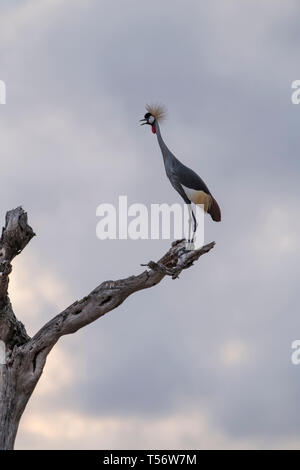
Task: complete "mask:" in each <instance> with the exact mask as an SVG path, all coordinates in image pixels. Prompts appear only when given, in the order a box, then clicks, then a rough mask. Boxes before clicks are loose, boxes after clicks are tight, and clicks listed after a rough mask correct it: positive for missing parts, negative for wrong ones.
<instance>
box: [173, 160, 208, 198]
mask: <svg viewBox="0 0 300 470" xmlns="http://www.w3.org/2000/svg"><path fill="white" fill-rule="evenodd" d="M178 163H179V165H176V176H177V179H178V181H179V182H180V184H182V185H183V186H185V187H186V188H190V189H194V190H196V191H203V192H205V193H206V194H210V191H209V189H208V187H207V186H206V184H205V183H204V181H203V179H202V178H200V176H199V175H197V173H195V172H194V171H193V170H191V169H190V168H188V167H187V166H185V165H183V163H181V162H179V160H178Z"/></svg>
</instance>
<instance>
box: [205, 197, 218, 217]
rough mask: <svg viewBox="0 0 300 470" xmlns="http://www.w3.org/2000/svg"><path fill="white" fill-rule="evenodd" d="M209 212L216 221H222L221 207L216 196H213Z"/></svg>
mask: <svg viewBox="0 0 300 470" xmlns="http://www.w3.org/2000/svg"><path fill="white" fill-rule="evenodd" d="M207 212H208V213H209V214H210V216H211V218H212V219H213V220H214V221H215V222H220V221H221V209H220V207H219V204H218V203H217V201H216V200H215V198H214V197H211V204H210V207H209V209H208V211H207Z"/></svg>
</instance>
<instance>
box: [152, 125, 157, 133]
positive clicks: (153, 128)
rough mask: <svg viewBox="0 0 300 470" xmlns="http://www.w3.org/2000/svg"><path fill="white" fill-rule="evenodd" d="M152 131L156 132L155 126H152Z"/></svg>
mask: <svg viewBox="0 0 300 470" xmlns="http://www.w3.org/2000/svg"><path fill="white" fill-rule="evenodd" d="M152 132H153V134H156V129H155V126H152Z"/></svg>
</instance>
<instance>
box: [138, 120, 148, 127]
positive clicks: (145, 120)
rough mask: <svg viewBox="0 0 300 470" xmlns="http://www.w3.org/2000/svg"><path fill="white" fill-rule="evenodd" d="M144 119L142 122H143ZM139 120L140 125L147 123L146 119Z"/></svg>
mask: <svg viewBox="0 0 300 470" xmlns="http://www.w3.org/2000/svg"><path fill="white" fill-rule="evenodd" d="M143 121H144V122H143ZM140 122H141V123H142V124H141V126H144V125H145V124H148V123H147V119H145V118H144V119H140Z"/></svg>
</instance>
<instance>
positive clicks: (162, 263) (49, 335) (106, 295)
mask: <svg viewBox="0 0 300 470" xmlns="http://www.w3.org/2000/svg"><path fill="white" fill-rule="evenodd" d="M214 244H215V243H214V242H212V243H209V244H208V245H205V246H203V247H202V248H201V249H199V250H193V251H189V252H187V251H186V250H185V241H184V240H180V241H177V242H174V243H173V244H172V247H171V248H170V250H169V251H168V252H167V253H166V254H165V255H164V256H163V257H162V258H161V259H160V260H159V261H158V263H154V262H149V263H148V264H147V266H148V267H149V268H150V270H146V271H144V272H142V273H141V274H139V275H137V276H130V277H128V278H126V279H121V280H117V281H105V282H103V283H102V284H100V285H99V286H98V287H96V289H94V290H93V291H92V292H91V293H90V294H89V295H88V296H86V297H84V298H83V299H81V300H79V301H76V302H74V303H73V304H72V305H70V306H69V307H68V308H67V309H66V310H64V311H63V312H62V313H60V314H59V315H57V316H56V317H54V318H53V319H52V320H50V321H49V322H48V323H47V324H46V325H45V326H43V327H42V328H41V329H40V331H39V332H38V333H37V334H36V335H35V336H34V337H33V338H32V339H31V340H30V341H29V342H28V343H27V344H26V345H24V348H25V349H26V350H28V351H31V352H35V353H36V351H44V354H48V352H49V351H50V350H51V349H52V347H53V346H54V344H55V343H56V342H57V341H58V339H59V338H60V337H61V336H63V335H67V334H70V333H74V332H75V331H77V330H78V329H80V328H82V327H83V326H85V325H88V324H89V323H92V322H93V321H95V320H97V319H98V318H100V317H101V316H103V315H105V314H106V313H107V312H109V311H111V310H113V309H115V308H116V307H118V306H119V305H120V304H121V303H122V302H124V300H125V299H126V298H127V297H128V296H129V295H131V294H133V293H134V292H138V291H140V290H142V289H148V288H149V287H152V286H154V285H156V284H158V283H159V282H160V281H161V280H162V279H163V278H164V277H165V276H166V275H171V276H172V277H173V278H174V279H175V278H176V277H178V275H179V273H180V272H181V271H182V270H183V269H187V268H188V267H190V266H191V265H192V264H193V262H194V261H196V260H197V259H198V258H199V257H200V256H201V255H203V254H205V253H208V251H210V250H211V249H212V248H213V247H214Z"/></svg>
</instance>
